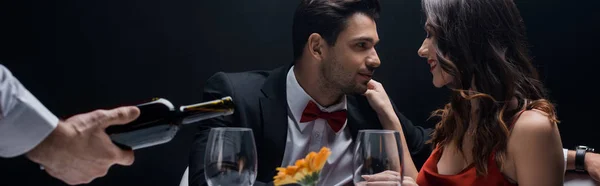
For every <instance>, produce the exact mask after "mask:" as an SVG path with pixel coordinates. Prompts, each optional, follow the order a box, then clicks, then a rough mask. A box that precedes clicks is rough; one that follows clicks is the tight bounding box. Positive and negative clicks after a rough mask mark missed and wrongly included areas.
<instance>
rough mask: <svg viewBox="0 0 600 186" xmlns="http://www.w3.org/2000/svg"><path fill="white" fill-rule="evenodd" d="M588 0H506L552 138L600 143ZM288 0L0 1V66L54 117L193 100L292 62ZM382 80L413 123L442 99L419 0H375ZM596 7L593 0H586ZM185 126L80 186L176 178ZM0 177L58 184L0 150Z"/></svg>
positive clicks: (593, 21)
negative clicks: (515, 14)
mask: <svg viewBox="0 0 600 186" xmlns="http://www.w3.org/2000/svg"><path fill="white" fill-rule="evenodd" d="M593 2H596V1H587V2H583V1H568V0H545V1H540V0H521V1H517V4H518V6H519V9H520V10H521V13H522V16H523V18H524V20H525V23H526V26H527V29H528V33H527V34H528V37H529V39H530V40H529V41H530V44H531V46H532V47H531V50H532V52H533V56H534V63H535V64H536V66H537V67H539V70H540V72H541V73H542V75H543V81H544V82H545V83H546V85H547V88H548V89H549V90H550V95H551V100H552V101H554V102H555V103H557V106H558V114H559V119H560V120H561V121H562V123H560V124H559V127H560V130H561V135H562V139H563V145H564V146H565V147H567V148H572V147H573V146H575V145H579V144H587V145H591V146H595V147H598V148H600V143H598V140H597V139H598V138H597V137H596V135H597V134H598V133H597V132H596V131H594V130H593V129H594V128H595V125H596V124H597V123H598V122H597V120H598V119H597V114H596V113H597V110H596V108H595V106H596V105H597V103H598V101H597V100H596V98H597V96H596V93H597V92H598V91H596V90H594V89H593V88H595V87H596V85H597V83H596V82H597V80H596V79H597V77H596V76H597V73H596V71H597V70H596V69H597V68H595V66H596V65H595V63H597V62H598V61H597V57H596V56H595V55H596V54H597V50H598V47H596V45H597V43H598V42H597V41H598V39H597V35H598V33H600V32H599V31H600V30H599V29H598V27H599V26H598V23H600V22H599V19H598V18H599V17H600V16H599V13H597V11H596V10H595V8H596V7H597V6H596V5H593V4H594V3H593ZM296 4H297V1H296V0H247V1H244V0H218V1H217V0H215V1H208V0H194V1H190V0H180V1H156V0H122V1H85V0H83V1H82V0H79V1H75V0H62V1H1V2H0V63H2V64H3V65H5V66H6V67H8V68H9V69H10V70H11V71H12V72H13V73H14V75H15V76H16V77H17V78H19V80H20V81H21V82H22V83H23V84H24V85H25V86H26V87H27V88H28V89H29V90H30V91H31V92H32V93H33V94H34V95H36V96H37V98H38V99H40V100H41V101H42V102H43V103H44V104H45V106H46V107H48V108H49V109H50V110H51V111H52V112H53V113H54V114H56V115H57V116H59V117H62V118H67V117H68V116H71V115H74V114H77V113H81V112H88V111H92V110H94V109H97V108H112V107H116V106H119V105H123V104H130V103H137V102H139V101H143V100H147V99H150V98H152V97H163V98H167V99H169V100H171V101H172V102H173V103H175V104H190V103H195V102H197V101H199V100H200V95H201V92H202V87H203V84H204V81H205V80H206V79H207V78H208V77H209V76H211V75H212V74H214V73H215V72H218V71H229V72H233V71H247V70H257V69H272V68H275V67H278V66H281V65H286V64H289V63H290V62H291V60H292V46H291V25H292V22H291V21H292V16H293V11H294V9H295V7H296ZM381 4H382V11H383V12H382V14H381V19H380V22H379V23H378V30H379V36H380V38H381V43H380V45H379V46H378V52H379V55H380V57H381V60H382V66H381V68H380V69H378V70H377V72H376V75H375V77H374V78H375V79H376V80H379V81H380V82H382V83H383V84H384V85H385V87H386V89H387V92H388V94H389V95H390V96H391V97H392V99H393V100H394V101H395V103H396V105H397V106H398V108H399V109H400V110H401V111H402V112H403V113H404V114H405V115H406V116H407V117H409V118H410V119H411V120H412V121H413V122H414V123H416V124H421V125H423V126H428V127H430V126H432V122H431V121H429V122H427V121H426V119H427V117H428V116H429V114H430V112H431V111H433V110H434V109H436V108H439V107H440V106H442V105H443V104H444V103H445V102H446V101H447V100H448V91H447V90H445V89H436V88H434V87H433V86H432V84H431V75H430V73H429V66H428V65H427V64H426V62H425V60H424V59H421V58H419V57H418V56H417V49H418V48H419V46H420V45H421V42H422V41H423V39H424V37H425V32H424V31H423V29H422V28H423V23H424V20H423V18H422V16H421V9H420V2H419V1H418V0H382V2H381ZM595 4H597V3H595ZM194 132H196V131H195V127H194V126H193V125H191V126H185V127H184V128H183V130H182V131H180V132H179V133H178V135H177V136H176V138H175V139H174V140H173V141H171V142H170V143H168V144H165V145H161V146H156V147H152V148H148V149H141V150H139V151H136V152H135V153H136V161H135V163H134V165H132V166H130V167H122V166H114V167H112V168H111V170H110V171H109V173H108V175H107V176H105V177H103V178H99V179H96V180H95V181H93V182H92V183H91V184H89V185H161V186H163V185H178V184H179V181H180V179H181V175H182V173H183V171H184V169H185V167H186V166H187V161H188V152H189V146H190V144H191V141H192V139H193V134H194ZM0 183H1V184H0V185H64V183H62V182H61V181H58V180H56V179H54V178H52V177H50V176H48V175H47V174H46V173H45V172H43V171H40V170H39V169H38V167H37V165H36V164H33V163H32V162H30V161H29V160H27V159H26V158H24V157H22V156H21V157H17V158H10V159H0Z"/></svg>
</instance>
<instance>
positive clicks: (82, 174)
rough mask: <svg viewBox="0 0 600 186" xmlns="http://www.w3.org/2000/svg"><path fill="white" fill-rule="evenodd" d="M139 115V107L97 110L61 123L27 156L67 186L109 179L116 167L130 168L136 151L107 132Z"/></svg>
mask: <svg viewBox="0 0 600 186" xmlns="http://www.w3.org/2000/svg"><path fill="white" fill-rule="evenodd" d="M139 115H140V110H139V109H138V108H137V107H133V106H131V107H119V108H115V109H112V110H96V111H93V112H89V113H85V114H79V115H75V116H73V117H71V118H69V119H67V120H65V121H59V123H58V125H57V127H56V129H54V131H52V133H51V134H50V135H49V136H48V137H47V138H46V139H44V141H42V142H41V143H40V144H38V145H37V146H36V147H35V148H34V149H33V150H31V151H29V152H28V153H27V154H26V156H27V157H28V158H29V159H30V160H32V161H34V162H36V163H39V164H40V165H42V166H44V169H45V170H46V172H48V174H50V175H51V176H53V177H55V178H58V179H60V180H62V181H64V182H66V183H67V184H70V185H75V184H83V183H89V182H91V181H92V180H94V179H95V178H98V177H102V176H104V175H106V173H107V172H108V169H109V168H110V167H111V166H112V165H113V164H120V165H131V164H132V163H133V161H134V157H133V151H131V150H127V151H126V150H122V149H120V148H119V147H117V146H116V145H114V144H113V143H112V141H111V140H110V138H109V136H108V135H107V134H106V133H105V132H104V130H105V129H106V127H108V126H111V125H119V124H126V123H129V122H131V121H133V120H135V119H136V118H137V117H138V116H139Z"/></svg>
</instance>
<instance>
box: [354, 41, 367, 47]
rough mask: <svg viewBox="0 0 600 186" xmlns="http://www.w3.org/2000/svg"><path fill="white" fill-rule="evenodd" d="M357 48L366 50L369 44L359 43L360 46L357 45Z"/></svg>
mask: <svg viewBox="0 0 600 186" xmlns="http://www.w3.org/2000/svg"><path fill="white" fill-rule="evenodd" d="M356 46H358V47H360V48H365V47H366V46H367V44H366V43H363V42H361V43H358V44H356Z"/></svg>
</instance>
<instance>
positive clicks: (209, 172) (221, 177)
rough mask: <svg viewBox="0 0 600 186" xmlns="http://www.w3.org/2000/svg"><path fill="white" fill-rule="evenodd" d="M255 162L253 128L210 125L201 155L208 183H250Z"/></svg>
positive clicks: (253, 174) (253, 175)
mask: <svg viewBox="0 0 600 186" xmlns="http://www.w3.org/2000/svg"><path fill="white" fill-rule="evenodd" d="M256 164H257V160H256V145H255V144H254V134H253V133H252V129H249V128H213V129H211V131H210V134H209V135H208V141H207V144H206V155H205V159H204V175H205V177H206V181H207V183H208V185H211V186H213V185H214V186H218V185H227V186H229V185H253V184H254V181H255V180H256V168H257V165H256Z"/></svg>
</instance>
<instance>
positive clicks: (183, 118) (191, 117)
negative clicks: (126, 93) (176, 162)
mask: <svg viewBox="0 0 600 186" xmlns="http://www.w3.org/2000/svg"><path fill="white" fill-rule="evenodd" d="M137 107H138V108H139V109H140V116H139V117H138V118H137V119H136V120H134V121H132V122H130V123H128V124H124V125H113V126H110V127H108V128H106V133H107V134H108V135H109V136H110V138H111V140H112V141H113V143H115V144H116V145H117V146H119V147H121V148H124V149H132V150H135V149H140V148H146V147H150V146H154V145H159V144H163V143H167V142H169V141H171V139H173V137H175V135H176V134H177V131H178V130H179V129H180V128H181V126H182V125H185V124H190V123H195V122H198V121H202V120H206V119H210V118H214V117H218V116H225V115H230V114H233V111H234V104H233V100H232V99H231V97H229V96H228V97H224V98H221V99H218V100H213V101H208V102H203V103H198V104H194V105H187V106H181V107H179V109H175V107H174V106H173V104H172V103H171V102H170V101H168V100H166V99H164V98H156V99H154V100H153V101H151V102H148V103H144V104H140V105H137Z"/></svg>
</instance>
